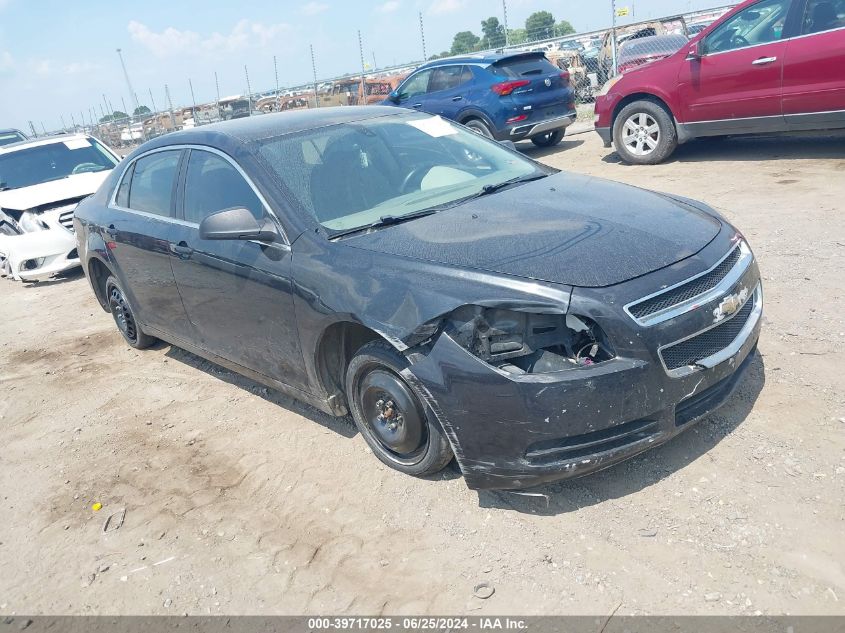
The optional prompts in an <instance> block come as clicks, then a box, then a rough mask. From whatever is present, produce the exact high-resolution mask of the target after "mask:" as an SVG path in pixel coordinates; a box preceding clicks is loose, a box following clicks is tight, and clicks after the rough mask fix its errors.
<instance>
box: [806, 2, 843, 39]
mask: <svg viewBox="0 0 845 633" xmlns="http://www.w3.org/2000/svg"><path fill="white" fill-rule="evenodd" d="M843 27H845V0H810V1H809V2H808V3H807V9H806V11H805V12H804V22H803V24H802V28H801V33H802V34H804V35H809V34H811V33H823V32H824V31H832V30H833V29H841V28H843Z"/></svg>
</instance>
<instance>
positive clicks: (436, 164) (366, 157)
mask: <svg viewBox="0 0 845 633" xmlns="http://www.w3.org/2000/svg"><path fill="white" fill-rule="evenodd" d="M259 153H260V154H261V156H262V157H263V158H264V159H265V160H266V162H267V163H268V165H269V167H270V169H271V170H272V171H273V172H274V173H275V175H276V176H277V177H278V178H279V179H280V180H281V181H282V182H283V183H284V184H285V185H286V186H287V188H288V190H289V191H290V193H291V195H292V196H293V197H294V198H295V199H296V201H297V202H298V203H299V204H300V206H301V207H302V208H303V209H304V210H305V211H306V212H307V213H309V214H311V215H312V216H313V217H314V218H316V219H317V221H318V222H319V223H320V224H321V225H322V226H323V227H324V228H325V229H327V230H328V232H329V234H330V235H337V234H338V233H344V232H348V231H350V230H355V229H359V228H362V227H368V226H370V225H371V224H374V223H378V222H380V221H382V220H383V219H384V218H390V219H391V220H392V221H396V220H397V219H401V218H402V217H406V216H411V215H412V214H413V215H417V214H421V213H422V212H425V211H428V210H441V209H443V208H447V207H448V206H450V205H454V204H457V203H459V202H460V201H462V200H465V199H467V198H469V197H472V196H475V195H479V194H482V193H484V192H487V191H489V192H492V191H493V190H494V188H495V186H496V185H500V184H502V183H504V182H507V181H518V180H520V179H523V178H525V179H528V178H531V177H536V176H542V175H544V174H545V173H547V172H545V171H542V170H541V169H540V168H539V167H538V166H537V165H536V164H535V163H534V162H532V161H530V160H528V159H526V158H523V157H522V156H520V155H519V154H516V153H514V152H511V151H509V150H507V149H505V148H504V147H503V146H501V145H499V144H498V143H496V142H494V141H490V140H488V139H486V138H483V137H481V136H479V135H478V134H475V133H473V132H470V131H467V130H466V129H464V128H462V127H459V126H457V125H455V124H453V123H451V122H449V121H446V120H445V119H442V118H440V117H438V116H428V115H420V114H398V115H394V116H386V117H380V118H377V119H370V120H365V121H359V122H355V123H346V124H340V125H333V126H328V127H322V128H318V129H314V130H309V131H307V132H302V133H298V134H293V135H287V136H280V137H276V138H271V139H267V140H264V141H261V142H260V145H259Z"/></svg>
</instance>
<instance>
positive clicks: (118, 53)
mask: <svg viewBox="0 0 845 633" xmlns="http://www.w3.org/2000/svg"><path fill="white" fill-rule="evenodd" d="M117 56H118V57H119V58H120V66H121V67H122V68H123V77H124V79H126V87H127V88H129V96H130V97H131V98H132V99H133V100H134V102H135V110H137V109H138V95H136V94H135V90H134V89H133V88H132V82H131V81H129V73H128V72H126V64H125V63H124V62H123V53H121V52H120V49H119V48H118V49H117ZM123 107H124V108H125V107H126V106H125V105H124V106H123ZM132 113H133V114H134V113H135V111H134V110H133V112H132ZM127 114H129V113H128V112H127Z"/></svg>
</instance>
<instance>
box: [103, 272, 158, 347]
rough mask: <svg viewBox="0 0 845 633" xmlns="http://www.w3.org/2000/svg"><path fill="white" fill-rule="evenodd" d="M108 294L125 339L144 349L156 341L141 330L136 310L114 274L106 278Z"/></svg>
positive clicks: (110, 305)
mask: <svg viewBox="0 0 845 633" xmlns="http://www.w3.org/2000/svg"><path fill="white" fill-rule="evenodd" d="M106 296H107V298H108V301H109V310H110V311H111V314H112V317H113V318H114V322H115V325H117V329H118V330H120V333H121V335H122V336H123V340H125V341H126V342H127V343H129V345H130V346H131V347H134V348H135V349H144V348H147V347H149V346H150V345H152V344H153V343H155V342H156V339H155V338H154V337H152V336H148V335H147V334H144V333H143V332H142V331H141V326H140V325H138V321H137V320H136V319H135V312H134V311H133V310H132V307H131V306H130V305H129V301H128V300H127V299H126V296H125V294H124V292H123V289H122V288H121V287H120V284H119V283H118V281H117V279H116V278H114V277H112V276H110V277H109V278H108V279H106Z"/></svg>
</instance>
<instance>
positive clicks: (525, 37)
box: [429, 11, 575, 59]
mask: <svg viewBox="0 0 845 633" xmlns="http://www.w3.org/2000/svg"><path fill="white" fill-rule="evenodd" d="M572 33H575V28H574V27H573V26H572V25H571V24H570V23H569V22H567V21H566V20H561V21H560V22H556V21H555V18H554V16H553V15H552V14H551V13H550V12H549V11H535V12H534V13H532V14H531V15H529V16H528V18H527V19H526V20H525V28H521V29H508V30H507V36H506V35H505V27H504V25H503V24H501V23H500V22H499V18H497V17H495V16H491V17H489V18H487V19H486V20H482V21H481V36H480V37H479V36H478V35H476V34H475V33H473V32H472V31H461V32H460V33H455V37H453V38H452V48H451V50H448V51H443V52H442V53H439V54H437V55H432V56H431V57H429V59H438V58H440V57H449V56H450V55H464V54H466V53H472V52H475V51H484V50H489V49H495V48H501V47H503V46H505V45H506V44H525V43H526V42H536V41H539V40H547V39H551V38H553V37H563V36H564V35H570V34H572Z"/></svg>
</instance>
